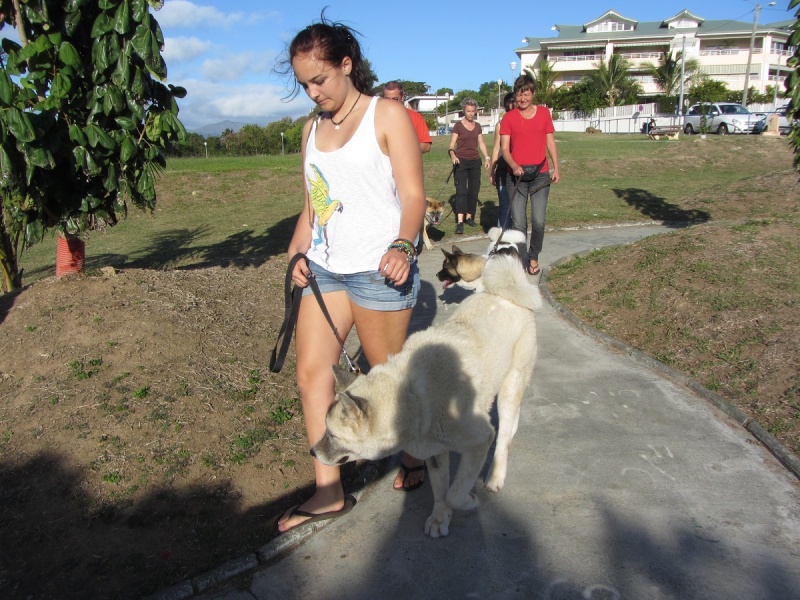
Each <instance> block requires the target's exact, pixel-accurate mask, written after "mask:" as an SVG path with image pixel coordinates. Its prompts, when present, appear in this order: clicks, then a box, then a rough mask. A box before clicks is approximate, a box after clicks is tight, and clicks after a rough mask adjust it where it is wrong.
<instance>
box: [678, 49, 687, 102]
mask: <svg viewBox="0 0 800 600" xmlns="http://www.w3.org/2000/svg"><path fill="white" fill-rule="evenodd" d="M685 64H686V34H685V33H684V34H683V43H682V44H681V98H680V100H679V101H678V102H679V104H678V116H679V117H682V116H683V80H684V79H685V69H684V65H685Z"/></svg>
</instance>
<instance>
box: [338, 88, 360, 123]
mask: <svg viewBox="0 0 800 600" xmlns="http://www.w3.org/2000/svg"><path fill="white" fill-rule="evenodd" d="M359 100H361V92H358V98H356V101H355V102H353V106H351V107H350V110H348V111H347V114H346V115H345V116H343V117H342V120H341V121H339V122H338V123H337V122H336V121H334V120H333V113H331V123H333V124H334V125H335V127H334V129H336V131H339V125H341V124H342V123H344V120H345V119H346V118H347V117H349V116H350V113H351V112H353V109H354V108H355V107H356V104H358V101H359Z"/></svg>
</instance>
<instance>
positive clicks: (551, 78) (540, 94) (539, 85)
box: [526, 60, 558, 107]
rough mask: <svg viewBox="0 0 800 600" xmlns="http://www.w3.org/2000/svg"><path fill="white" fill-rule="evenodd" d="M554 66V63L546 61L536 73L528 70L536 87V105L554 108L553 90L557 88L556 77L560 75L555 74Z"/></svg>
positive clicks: (534, 99)
mask: <svg viewBox="0 0 800 600" xmlns="http://www.w3.org/2000/svg"><path fill="white" fill-rule="evenodd" d="M553 66H554V63H551V62H549V61H547V60H544V61H542V63H541V64H540V65H539V68H538V69H537V70H536V71H534V70H532V69H526V71H527V72H528V75H530V76H531V77H532V78H533V81H534V83H535V85H536V94H535V95H534V98H533V101H534V102H535V103H536V104H544V105H546V106H550V107H552V101H551V100H552V95H553V89H554V88H555V81H556V77H558V73H556V72H555V70H554V69H553Z"/></svg>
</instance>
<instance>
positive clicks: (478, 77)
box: [0, 0, 794, 130]
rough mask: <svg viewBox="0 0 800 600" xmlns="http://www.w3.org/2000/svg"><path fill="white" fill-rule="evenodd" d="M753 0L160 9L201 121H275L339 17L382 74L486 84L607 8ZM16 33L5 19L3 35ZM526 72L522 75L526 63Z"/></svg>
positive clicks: (641, 16)
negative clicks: (318, 33) (527, 42)
mask: <svg viewBox="0 0 800 600" xmlns="http://www.w3.org/2000/svg"><path fill="white" fill-rule="evenodd" d="M788 3H789V0H779V1H778V2H777V3H776V5H775V6H774V7H770V6H767V4H768V2H761V3H759V4H760V6H761V12H760V16H759V23H761V24H764V23H771V22H776V21H783V20H787V19H792V18H794V17H793V12H788V11H787V7H788ZM756 5H757V4H756V2H753V1H751V0H662V1H660V2H642V1H641V0H571V1H570V2H568V3H566V4H562V3H561V2H558V1H550V2H538V3H536V4H533V3H524V2H521V3H517V6H519V7H524V8H515V7H514V6H515V5H514V4H513V3H512V4H509V5H508V8H500V7H499V6H498V5H493V4H492V3H487V2H485V1H479V0H459V1H458V2H454V1H452V0H444V1H443V2H433V1H431V0H425V1H423V0H404V1H403V2H402V3H401V2H398V3H397V4H396V5H392V4H391V3H389V2H380V1H375V0H322V2H320V3H317V2H310V1H309V0H269V1H265V0H235V1H233V0H166V1H165V2H164V6H163V8H161V9H160V10H158V11H155V12H154V13H153V14H154V16H155V18H156V20H157V21H158V23H159V25H161V29H162V31H163V33H164V38H165V43H164V51H163V54H164V59H165V60H166V63H167V69H168V78H167V83H171V84H173V85H180V86H183V87H185V88H186V89H187V91H188V95H187V96H186V98H184V99H183V100H181V101H180V102H179V106H180V114H179V117H180V119H181V121H182V122H183V124H184V125H185V126H186V127H187V129H189V130H195V129H198V128H200V127H203V126H206V125H212V124H216V123H219V122H221V121H226V120H229V121H234V122H238V123H255V124H258V125H266V124H267V123H270V122H273V121H277V120H279V119H281V118H283V117H286V116H289V117H291V118H292V119H295V118H297V117H300V116H303V115H305V114H308V112H309V111H310V110H311V109H312V108H313V103H312V102H311V101H310V100H309V99H308V97H307V96H306V95H305V94H304V93H303V92H300V95H298V96H297V97H296V98H294V99H291V100H290V99H288V96H289V95H290V94H291V89H292V85H291V84H292V81H291V79H289V78H287V77H285V76H282V75H279V74H277V73H276V72H275V67H276V64H277V61H279V60H280V59H281V58H282V57H283V56H284V53H285V50H286V47H287V45H288V44H289V42H290V41H291V40H292V38H293V37H294V35H295V34H296V33H297V32H298V31H300V30H302V29H303V28H304V27H306V26H307V25H309V24H311V23H313V22H315V21H318V20H319V18H320V12H321V10H322V9H323V8H325V7H327V9H326V12H325V15H326V17H327V18H328V19H330V20H334V21H339V22H342V23H344V24H346V25H348V26H350V27H352V28H353V29H355V30H357V31H358V32H359V33H360V37H359V41H360V42H361V44H362V49H363V51H364V55H365V56H366V58H367V59H369V61H370V62H371V63H372V68H373V70H374V71H375V73H376V75H377V76H378V81H379V82H386V81H389V80H392V79H403V80H407V81H422V82H425V83H426V84H428V85H429V86H430V91H431V93H433V92H435V91H436V90H437V89H440V88H451V89H453V91H455V92H458V91H460V90H463V89H473V90H477V89H478V87H480V85H481V84H482V83H485V82H486V81H497V80H498V79H503V80H504V81H506V82H509V81H510V80H511V78H512V72H511V68H510V63H511V62H512V61H517V62H519V60H518V58H517V56H516V54H514V50H515V49H516V48H519V47H521V46H523V45H524V44H523V42H522V39H523V38H526V37H529V38H542V37H555V36H556V35H557V33H558V32H556V31H552V30H551V27H552V26H553V25H555V24H556V23H558V24H563V25H579V24H582V23H585V22H587V21H590V20H593V19H595V18H597V17H599V16H600V15H602V14H603V13H605V12H606V11H607V10H614V11H616V12H617V13H619V14H622V15H623V16H625V17H628V18H631V19H635V20H638V21H662V20H664V19H666V18H669V17H671V16H673V15H675V14H677V13H679V12H681V11H683V10H685V9H686V10H689V11H690V12H692V13H694V14H695V15H697V16H700V17H703V18H705V19H708V20H719V19H722V20H734V21H744V22H748V23H752V22H753V13H754V8H755V7H756ZM7 33H8V28H5V29H4V30H3V32H2V34H0V35H5V34H7ZM516 75H519V67H517V70H516Z"/></svg>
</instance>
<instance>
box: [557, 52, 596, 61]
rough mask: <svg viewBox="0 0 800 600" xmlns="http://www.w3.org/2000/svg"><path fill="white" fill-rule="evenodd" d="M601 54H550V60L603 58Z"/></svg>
mask: <svg viewBox="0 0 800 600" xmlns="http://www.w3.org/2000/svg"><path fill="white" fill-rule="evenodd" d="M603 59H604V55H602V54H576V55H570V56H551V57H550V60H551V61H552V62H579V61H584V60H603Z"/></svg>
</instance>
